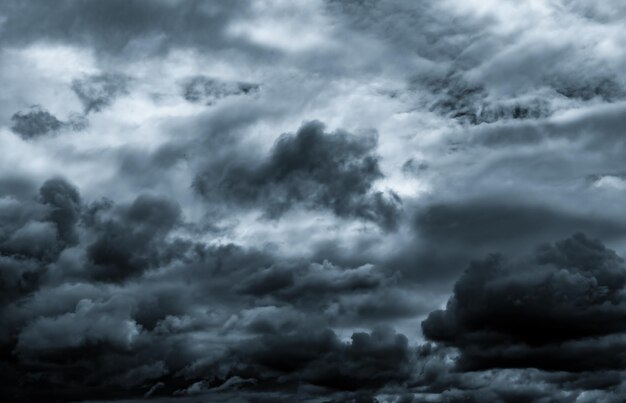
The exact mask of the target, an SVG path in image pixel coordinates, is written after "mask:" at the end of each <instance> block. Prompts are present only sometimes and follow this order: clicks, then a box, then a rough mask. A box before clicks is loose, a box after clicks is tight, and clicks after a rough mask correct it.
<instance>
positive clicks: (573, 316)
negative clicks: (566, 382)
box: [422, 234, 626, 371]
mask: <svg viewBox="0 0 626 403" xmlns="http://www.w3.org/2000/svg"><path fill="white" fill-rule="evenodd" d="M625 284H626V267H625V265H624V261H623V259H622V258H620V257H619V256H617V255H616V254H615V252H613V251H612V250H610V249H607V248H606V247H605V246H604V245H603V244H602V243H600V242H599V241H597V240H593V239H590V238H588V237H586V236H585V235H582V234H577V235H575V236H573V237H571V238H568V239H565V240H563V241H559V242H556V243H555V244H547V245H544V246H541V247H540V248H538V249H537V251H536V252H535V254H534V255H533V256H532V257H529V258H527V259H523V260H520V261H511V262H509V261H507V260H505V259H504V258H502V257H500V256H497V255H493V256H490V257H489V258H487V259H485V260H483V261H477V262H474V263H472V265H471V266H470V267H469V268H468V269H467V271H466V272H465V273H464V274H463V276H461V278H460V279H459V281H458V282H457V283H456V285H455V287H454V295H453V297H452V298H451V299H450V300H449V301H448V304H447V307H446V309H445V310H438V311H435V312H432V313H431V314H430V315H429V316H428V318H427V319H426V320H425V321H424V322H423V324H422V328H423V331H424V335H425V336H426V337H428V338H429V339H431V340H435V341H438V342H441V343H444V344H447V345H451V346H455V347H458V348H459V349H460V351H461V358H460V360H459V365H460V366H461V368H467V369H476V368H498V367H523V368H526V367H534V368H543V369H548V370H566V371H581V370H590V369H606V368H622V367H623V365H624V357H623V356H622V355H621V354H619V353H617V351H619V350H620V349H621V348H622V346H623V345H624V340H625V339H624V331H625V330H626V329H625V328H624V326H623V323H622V322H623V321H622V320H621V318H623V316H624V313H625V306H626V305H625V302H624V297H623V295H624V285H625Z"/></svg>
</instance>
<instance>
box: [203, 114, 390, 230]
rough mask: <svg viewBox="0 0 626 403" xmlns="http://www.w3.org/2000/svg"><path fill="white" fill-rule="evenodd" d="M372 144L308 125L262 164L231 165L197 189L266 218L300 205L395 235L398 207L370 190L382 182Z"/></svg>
mask: <svg viewBox="0 0 626 403" xmlns="http://www.w3.org/2000/svg"><path fill="white" fill-rule="evenodd" d="M376 143H377V139H376V137H375V136H372V135H366V136H356V135H353V134H350V133H348V132H346V131H342V130H339V131H336V132H333V133H326V132H324V125H323V124H322V123H320V122H318V121H312V122H308V123H305V124H304V125H302V127H300V129H298V131H297V132H296V133H295V134H284V135H282V136H281V137H280V138H279V139H278V141H277V142H276V143H275V144H274V147H273V148H272V150H271V152H270V155H269V157H268V158H267V159H266V160H265V161H261V162H260V163H258V164H256V165H251V164H249V163H248V164H242V163H240V164H237V163H236V162H233V163H231V164H229V165H227V166H226V167H223V168H222V169H223V172H221V173H219V172H213V171H208V172H204V173H202V174H200V175H199V176H198V177H197V178H196V181H195V187H196V189H197V191H198V192H199V193H200V194H202V195H203V196H205V197H207V198H208V199H211V198H214V197H216V195H217V194H219V195H223V196H224V197H225V198H226V200H228V201H233V202H236V203H240V204H242V205H244V206H245V205H247V206H253V205H260V206H261V207H262V208H263V210H265V213H266V215H267V216H268V217H270V218H278V217H280V216H281V215H282V214H284V213H285V212H286V211H287V210H289V209H291V208H293V207H294V206H297V205H301V206H303V207H305V208H308V209H328V210H330V211H332V212H333V213H334V214H336V215H337V216H339V217H343V218H357V219H362V220H366V221H372V222H375V223H377V224H379V225H380V226H381V227H383V228H385V229H394V228H395V227H396V226H397V224H398V218H399V214H400V203H401V201H400V199H399V197H398V196H397V195H395V194H394V193H383V192H381V191H376V190H374V188H373V185H374V182H375V181H376V180H378V179H381V178H383V174H382V172H381V171H380V168H379V165H378V158H379V157H378V156H377V155H376V153H375V148H376ZM214 193H215V194H214Z"/></svg>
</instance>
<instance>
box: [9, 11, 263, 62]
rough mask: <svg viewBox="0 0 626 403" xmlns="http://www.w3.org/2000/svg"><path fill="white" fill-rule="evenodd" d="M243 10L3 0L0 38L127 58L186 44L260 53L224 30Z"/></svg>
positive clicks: (254, 46) (156, 53) (259, 55)
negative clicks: (62, 46) (80, 47)
mask: <svg viewBox="0 0 626 403" xmlns="http://www.w3.org/2000/svg"><path fill="white" fill-rule="evenodd" d="M248 12H249V5H248V4H246V3H244V2H241V1H232V2H228V3H210V4H207V3H203V2H200V1H195V0H192V1H168V0H159V1H145V0H140V1H132V2H130V3H129V2H126V1H118V0H114V1H111V2H106V3H100V2H91V1H87V2H78V3H76V2H73V1H65V0H64V1H60V2H55V3H54V4H50V3H48V2H46V1H34V2H31V3H29V4H24V3H23V2H20V1H8V2H4V3H3V4H2V7H1V8H0V14H1V15H2V16H3V17H4V18H5V22H4V24H3V38H2V44H3V45H4V46H22V47H23V46H28V45H30V44H32V43H41V42H44V43H52V44H65V45H69V44H73V45H79V46H85V47H87V48H90V49H92V50H94V51H95V52H96V54H102V55H113V56H123V57H128V58H137V57H142V56H154V55H162V54H164V53H167V52H169V51H170V50H172V49H180V48H190V47H191V48H197V49H200V50H206V49H214V50H217V51H220V50H230V51H233V50H234V49H239V50H241V51H246V52H247V53H250V54H252V55H256V56H258V57H262V56H263V52H264V50H263V49H262V48H260V47H259V46H258V45H252V44H251V43H250V42H249V41H246V40H244V39H239V38H234V37H233V36H232V35H229V33H228V32H227V28H228V27H229V25H230V23H231V22H232V21H234V20H236V19H237V18H241V17H244V16H246V15H247V13H248ZM33 27H36V28H35V29H33Z"/></svg>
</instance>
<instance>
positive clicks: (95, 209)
mask: <svg viewBox="0 0 626 403" xmlns="http://www.w3.org/2000/svg"><path fill="white" fill-rule="evenodd" d="M180 214H181V212H180V207H179V206H178V205H177V204H176V203H174V202H172V201H171V200H168V199H166V198H160V197H156V196H151V195H141V196H139V197H137V198H136V199H135V201H133V203H132V204H130V205H129V206H114V205H112V204H111V203H108V202H106V201H105V202H104V203H94V204H92V205H91V206H90V208H89V210H88V225H89V227H90V229H91V230H92V231H93V232H94V233H95V234H96V239H95V241H94V242H93V243H91V244H90V245H89V246H88V248H87V258H88V259H89V261H90V262H91V263H93V265H94V266H93V268H92V273H93V276H94V278H96V279H98V280H104V281H122V280H124V279H126V278H129V277H132V276H134V275H137V274H140V273H141V272H143V271H144V270H147V269H148V268H150V267H156V266H157V265H158V263H159V262H161V259H163V258H165V259H166V257H163V255H165V256H167V248H166V246H167V244H166V242H165V238H166V236H167V235H168V234H169V232H170V230H172V229H173V228H174V227H175V226H176V225H178V224H179V220H180Z"/></svg>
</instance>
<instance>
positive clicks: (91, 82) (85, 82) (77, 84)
mask: <svg viewBox="0 0 626 403" xmlns="http://www.w3.org/2000/svg"><path fill="white" fill-rule="evenodd" d="M129 81H130V79H129V78H128V77H126V76H124V75H122V74H113V73H105V74H98V75H90V76H85V77H83V78H80V79H78V78H77V79H74V80H72V91H74V93H75V94H76V96H77V97H78V99H79V100H80V102H81V103H82V104H83V108H84V113H85V114H88V113H90V112H100V111H102V110H103V109H104V108H106V107H109V106H111V104H112V103H113V102H114V101H115V100H116V99H117V98H119V97H121V96H122V95H126V94H128V82H129Z"/></svg>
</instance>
